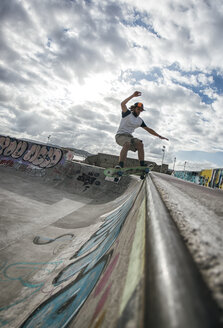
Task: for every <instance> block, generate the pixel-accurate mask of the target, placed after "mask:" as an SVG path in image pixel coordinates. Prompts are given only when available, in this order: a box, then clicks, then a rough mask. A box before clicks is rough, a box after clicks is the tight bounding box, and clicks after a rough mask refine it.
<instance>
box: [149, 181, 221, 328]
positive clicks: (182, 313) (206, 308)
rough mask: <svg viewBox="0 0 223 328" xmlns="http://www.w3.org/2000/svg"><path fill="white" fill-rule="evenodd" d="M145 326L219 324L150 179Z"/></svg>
mask: <svg viewBox="0 0 223 328" xmlns="http://www.w3.org/2000/svg"><path fill="white" fill-rule="evenodd" d="M146 184H147V211H148V219H147V238H146V239H147V267H146V271H147V272H146V279H147V282H146V286H147V288H146V300H145V326H146V327H155V328H173V327H179V328H188V327H190V328H199V327H202V328H213V327H220V326H221V324H220V320H219V312H218V308H217V305H216V304H215V302H214V301H213V299H212V296H211V295H210V292H209V290H208V288H207V286H206V285H205V283H204V281H203V279H202V277H201V274H200V272H199V271H198V269H197V267H196V266H195V263H194V262H193V259H192V256H191V255H190V253H189V251H188V249H187V248H186V246H185V244H184V242H183V240H182V237H181V236H180V234H179V232H178V230H177V227H176V225H175V223H174V221H173V220H172V218H171V216H170V214H169V212H168V211H167V209H166V207H165V205H164V203H163V201H162V199H161V197H160V195H159V192H158V191H157V189H156V187H155V185H154V182H153V179H152V177H151V176H149V177H148V179H147V181H146Z"/></svg>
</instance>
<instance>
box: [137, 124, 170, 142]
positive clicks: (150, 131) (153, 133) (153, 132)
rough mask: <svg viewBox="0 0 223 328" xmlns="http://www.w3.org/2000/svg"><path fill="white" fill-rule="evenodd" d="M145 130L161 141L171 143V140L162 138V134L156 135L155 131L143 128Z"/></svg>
mask: <svg viewBox="0 0 223 328" xmlns="http://www.w3.org/2000/svg"><path fill="white" fill-rule="evenodd" d="M143 129H144V130H146V131H147V132H149V133H150V134H152V135H153V136H155V137H158V138H160V139H164V140H167V141H169V139H167V138H165V137H162V136H161V135H160V134H158V133H156V132H155V131H154V130H153V129H150V128H148V126H145V127H143Z"/></svg>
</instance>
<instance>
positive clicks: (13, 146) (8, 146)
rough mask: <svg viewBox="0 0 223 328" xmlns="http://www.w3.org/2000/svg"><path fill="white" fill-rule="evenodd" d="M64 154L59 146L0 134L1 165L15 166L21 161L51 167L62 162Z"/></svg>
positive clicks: (36, 165) (39, 166) (31, 164)
mask: <svg viewBox="0 0 223 328" xmlns="http://www.w3.org/2000/svg"><path fill="white" fill-rule="evenodd" d="M63 155H64V153H63V151H62V150H61V149H60V148H57V147H53V146H47V145H41V144H37V143H36V144H35V143H32V142H28V141H24V140H18V139H16V138H11V137H6V136H2V135H0V165H5V166H13V165H14V163H16V162H20V163H23V164H25V165H28V166H32V167H36V168H50V167H53V166H55V165H57V164H58V163H59V162H61V160H62V159H63Z"/></svg>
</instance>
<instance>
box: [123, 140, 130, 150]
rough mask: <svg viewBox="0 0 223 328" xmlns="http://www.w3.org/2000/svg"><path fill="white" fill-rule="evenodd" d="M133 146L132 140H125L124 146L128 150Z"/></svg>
mask: <svg viewBox="0 0 223 328" xmlns="http://www.w3.org/2000/svg"><path fill="white" fill-rule="evenodd" d="M130 147H131V143H130V142H128V141H127V142H125V143H124V145H123V148H124V149H126V150H129V148H130Z"/></svg>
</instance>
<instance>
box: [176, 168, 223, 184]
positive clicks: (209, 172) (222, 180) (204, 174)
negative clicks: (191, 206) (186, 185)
mask: <svg viewBox="0 0 223 328" xmlns="http://www.w3.org/2000/svg"><path fill="white" fill-rule="evenodd" d="M174 176H175V177H176V178H179V179H183V180H186V181H189V182H193V183H196V184H199V185H201V186H205V187H210V188H218V189H223V169H206V170H202V171H200V172H193V171H191V172H190V171H175V172H174Z"/></svg>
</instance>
